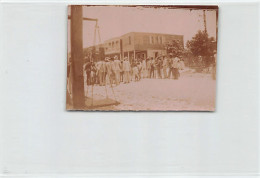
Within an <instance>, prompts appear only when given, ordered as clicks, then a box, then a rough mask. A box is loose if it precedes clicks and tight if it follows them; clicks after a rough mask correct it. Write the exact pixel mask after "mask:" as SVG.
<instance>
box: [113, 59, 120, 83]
mask: <svg viewBox="0 0 260 178" xmlns="http://www.w3.org/2000/svg"><path fill="white" fill-rule="evenodd" d="M114 72H115V83H116V85H119V82H120V61H119V60H118V57H117V56H115V57H114Z"/></svg>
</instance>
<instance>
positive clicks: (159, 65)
mask: <svg viewBox="0 0 260 178" xmlns="http://www.w3.org/2000/svg"><path fill="white" fill-rule="evenodd" d="M161 67H162V61H161V57H158V58H157V63H156V68H157V78H162V74H161Z"/></svg>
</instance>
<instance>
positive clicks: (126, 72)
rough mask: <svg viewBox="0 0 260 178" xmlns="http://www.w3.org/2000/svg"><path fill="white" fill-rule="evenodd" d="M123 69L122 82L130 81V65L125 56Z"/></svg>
mask: <svg viewBox="0 0 260 178" xmlns="http://www.w3.org/2000/svg"><path fill="white" fill-rule="evenodd" d="M123 71H124V83H129V82H130V71H131V65H130V62H129V60H128V58H127V57H125V59H124V62H123Z"/></svg>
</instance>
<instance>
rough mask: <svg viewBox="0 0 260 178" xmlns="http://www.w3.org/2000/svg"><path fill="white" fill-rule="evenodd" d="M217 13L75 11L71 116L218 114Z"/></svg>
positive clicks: (196, 9) (195, 9)
mask: <svg viewBox="0 0 260 178" xmlns="http://www.w3.org/2000/svg"><path fill="white" fill-rule="evenodd" d="M217 31H218V6H145V5H143V6H93V5H91V6H90V5H71V6H68V54H67V56H68V58H67V94H66V109H67V110H90V111H95V110H100V111H215V100H216V62H217Z"/></svg>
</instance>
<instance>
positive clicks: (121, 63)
mask: <svg viewBox="0 0 260 178" xmlns="http://www.w3.org/2000/svg"><path fill="white" fill-rule="evenodd" d="M123 62H124V61H123V60H120V65H119V67H120V82H123V81H124V70H123Z"/></svg>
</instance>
